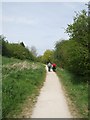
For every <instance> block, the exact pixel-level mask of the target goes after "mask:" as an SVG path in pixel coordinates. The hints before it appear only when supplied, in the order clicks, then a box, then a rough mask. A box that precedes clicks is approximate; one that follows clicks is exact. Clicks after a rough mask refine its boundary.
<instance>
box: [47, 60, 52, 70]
mask: <svg viewBox="0 0 90 120" xmlns="http://www.w3.org/2000/svg"><path fill="white" fill-rule="evenodd" d="M47 66H48V71H49V72H50V70H51V67H52V64H51V63H50V62H49V63H48V64H47Z"/></svg>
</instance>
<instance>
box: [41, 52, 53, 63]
mask: <svg viewBox="0 0 90 120" xmlns="http://www.w3.org/2000/svg"><path fill="white" fill-rule="evenodd" d="M53 54H54V52H53V51H52V50H46V51H45V52H44V54H43V56H42V61H43V62H44V63H47V62H49V61H50V62H53Z"/></svg>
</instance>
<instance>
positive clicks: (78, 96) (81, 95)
mask: <svg viewBox="0 0 90 120" xmlns="http://www.w3.org/2000/svg"><path fill="white" fill-rule="evenodd" d="M57 75H58V76H59V78H60V80H61V83H62V85H63V86H64V89H65V93H66V96H67V97H69V98H70V104H71V105H70V108H71V110H72V111H71V112H72V114H73V115H74V116H75V115H76V116H75V117H78V118H88V84H87V83H84V82H81V78H80V77H77V76H74V75H72V74H71V73H69V72H68V71H66V70H64V69H60V68H58V69H57ZM73 105H74V106H73ZM72 107H74V108H72Z"/></svg>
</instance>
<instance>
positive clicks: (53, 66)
mask: <svg viewBox="0 0 90 120" xmlns="http://www.w3.org/2000/svg"><path fill="white" fill-rule="evenodd" d="M52 70H53V71H54V72H56V64H55V63H53V64H52Z"/></svg>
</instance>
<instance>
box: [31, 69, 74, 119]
mask: <svg viewBox="0 0 90 120" xmlns="http://www.w3.org/2000/svg"><path fill="white" fill-rule="evenodd" d="M46 69H47V68H46ZM31 118H72V115H71V113H70V111H69V108H68V106H67V102H66V99H65V96H64V93H63V90H62V87H61V83H60V81H59V79H58V77H57V75H56V73H54V72H48V71H47V76H46V81H45V83H44V86H43V88H42V89H41V92H40V95H39V97H38V100H37V103H36V105H35V108H34V110H33V112H32V116H31Z"/></svg>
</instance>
